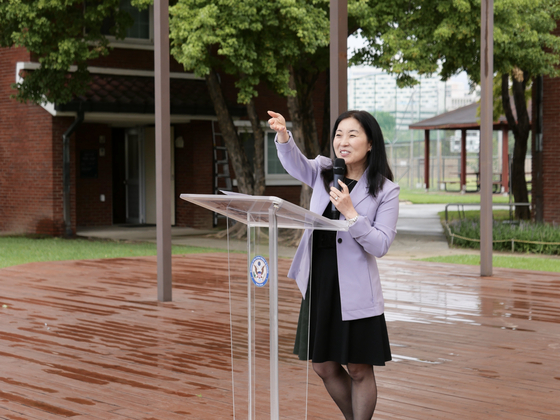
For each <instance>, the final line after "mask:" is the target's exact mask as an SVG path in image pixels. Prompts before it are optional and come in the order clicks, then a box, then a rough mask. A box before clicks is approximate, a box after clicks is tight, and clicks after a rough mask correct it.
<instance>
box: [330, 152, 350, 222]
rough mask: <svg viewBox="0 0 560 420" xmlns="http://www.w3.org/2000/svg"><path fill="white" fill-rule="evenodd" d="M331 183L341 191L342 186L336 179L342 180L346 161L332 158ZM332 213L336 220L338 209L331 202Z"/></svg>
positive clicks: (338, 215) (338, 214)
mask: <svg viewBox="0 0 560 420" xmlns="http://www.w3.org/2000/svg"><path fill="white" fill-rule="evenodd" d="M332 169H333V175H334V176H333V185H334V187H335V188H337V189H338V190H339V191H342V187H341V186H340V184H339V183H338V180H341V181H342V180H344V175H345V174H346V162H344V159H339V158H336V159H335V160H334V164H333V168H332ZM331 210H332V214H333V218H334V219H335V220H336V219H338V218H339V217H340V213H339V211H338V210H337V209H336V207H335V205H334V203H333V204H332V209H331Z"/></svg>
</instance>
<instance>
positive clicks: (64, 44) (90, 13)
mask: <svg viewBox="0 0 560 420" xmlns="http://www.w3.org/2000/svg"><path fill="white" fill-rule="evenodd" d="M119 4H120V0H88V1H87V2H85V1H84V0H3V1H1V2H0V45H1V46H2V47H23V48H25V49H27V50H28V51H29V52H31V53H32V54H33V56H34V57H36V58H37V60H38V61H39V63H40V64H41V67H40V68H39V69H38V70H34V71H30V72H27V73H26V74H25V76H24V78H23V81H22V82H21V83H18V84H16V85H14V87H15V88H17V93H16V94H15V97H16V98H17V99H18V100H20V101H22V102H26V101H31V102H34V103H38V104H40V103H43V102H53V103H64V102H68V101H70V100H71V99H72V97H73V96H74V95H79V94H82V93H84V92H85V91H86V89H87V83H88V81H89V79H90V76H89V73H88V71H87V64H86V63H87V61H88V60H91V59H94V58H97V57H100V56H103V55H107V54H108V53H109V51H110V47H109V41H108V40H107V37H106V35H105V34H104V33H102V28H103V24H104V22H106V21H108V20H110V21H112V22H114V25H112V29H111V31H110V34H111V35H113V36H115V37H117V38H124V36H125V34H126V29H127V28H128V27H129V26H130V25H131V24H132V23H133V22H132V18H131V17H130V15H129V14H128V13H126V12H124V11H121V10H119ZM71 66H76V69H75V71H73V72H71V73H69V70H70V68H71Z"/></svg>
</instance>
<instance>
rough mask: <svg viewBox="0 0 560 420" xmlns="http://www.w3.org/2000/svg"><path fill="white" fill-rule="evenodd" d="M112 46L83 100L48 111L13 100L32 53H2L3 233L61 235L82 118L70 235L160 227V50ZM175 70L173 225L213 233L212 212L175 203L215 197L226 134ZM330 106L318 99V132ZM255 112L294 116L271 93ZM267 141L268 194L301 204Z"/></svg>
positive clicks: (227, 88)
mask: <svg viewBox="0 0 560 420" xmlns="http://www.w3.org/2000/svg"><path fill="white" fill-rule="evenodd" d="M114 47H115V48H114V50H113V51H112V53H111V54H110V55H109V56H107V57H103V58H101V59H98V60H95V61H94V62H91V63H89V70H90V73H91V74H92V78H93V79H92V83H91V85H90V89H89V91H88V92H87V94H86V95H84V97H81V98H75V100H73V101H72V102H70V103H67V104H59V105H55V104H45V105H42V106H39V105H33V104H21V103H19V102H17V101H15V100H14V99H11V98H10V95H13V94H14V93H15V91H14V90H13V89H12V88H11V87H10V85H11V84H12V83H14V82H15V81H16V78H17V77H19V75H20V71H21V70H29V71H32V70H33V69H36V68H37V65H38V64H37V63H36V62H34V60H33V57H32V55H31V54H30V53H29V52H27V51H26V50H24V49H21V48H9V49H0V233H7V232H10V233H39V234H52V235H61V234H63V233H64V231H65V222H64V221H65V219H64V208H63V207H64V200H63V185H64V184H63V134H64V133H65V132H66V131H67V130H68V129H69V127H70V126H71V125H72V124H73V123H75V121H76V119H77V116H78V115H79V113H80V111H82V112H83V122H81V123H79V124H78V125H77V127H76V130H75V131H74V132H73V134H72V135H71V137H70V209H69V213H70V223H71V228H72V231H73V232H76V228H77V227H81V226H107V225H113V224H151V223H155V140H154V120H155V118H154V99H153V91H154V81H153V68H154V58H153V55H154V54H153V42H152V41H151V40H150V39H149V38H148V39H145V40H144V39H141V40H138V39H128V38H127V39H126V40H125V41H121V42H118V43H117V42H115V43H114ZM171 72H172V73H171V125H172V127H171V139H170V140H171V145H172V165H173V168H172V173H173V174H172V196H173V202H172V211H173V217H172V221H173V224H174V225H176V226H190V227H199V228H208V227H211V226H212V223H213V220H212V219H213V218H212V214H211V213H209V212H208V211H206V210H204V209H202V208H199V207H196V206H194V205H191V204H189V203H186V202H184V201H183V200H180V199H179V198H178V197H179V195H180V194H182V193H199V194H212V193H213V185H214V165H213V156H214V153H213V152H214V146H213V141H214V133H215V132H219V126H218V124H217V122H216V117H215V113H214V109H213V106H212V102H211V101H210V98H209V94H208V92H207V88H206V84H205V82H204V80H202V79H199V78H196V77H195V76H194V75H193V74H189V73H185V72H184V71H183V69H182V66H181V65H179V64H178V63H177V62H176V61H175V60H173V59H172V60H171ZM221 80H222V86H223V90H224V94H225V96H226V100H227V101H228V103H229V104H230V110H231V112H232V115H234V116H235V120H236V121H235V122H236V125H237V126H238V128H239V130H240V132H242V133H244V134H243V136H245V137H247V136H249V137H250V124H249V123H248V121H247V118H246V117H245V108H244V107H243V106H239V105H237V104H236V95H237V92H236V90H235V89H234V83H233V80H231V79H229V78H228V77H227V76H225V75H221ZM324 82H325V81H323V83H324ZM323 100H324V93H323V92H319V93H318V94H317V98H316V106H315V112H316V118H317V122H318V129H319V131H320V129H321V127H322V116H323V105H322V103H323ZM256 105H257V110H258V113H259V117H260V118H261V119H262V121H263V122H264V121H266V120H267V119H268V116H267V114H266V111H267V110H268V109H274V110H277V111H278V112H281V113H283V114H284V115H286V116H287V115H288V111H287V107H286V99H285V98H282V97H279V96H278V95H275V94H273V93H271V92H270V91H269V90H267V89H266V88H264V87H263V88H262V89H259V96H258V98H256ZM319 135H321V133H319ZM218 137H219V136H218ZM266 139H267V141H266V142H265V143H267V144H265V160H266V162H267V163H266V168H267V188H266V191H265V194H266V195H275V196H279V197H282V198H284V199H287V200H290V201H292V202H296V203H297V202H298V201H299V183H298V182H296V181H295V180H294V179H293V178H291V177H289V176H288V175H287V174H285V173H283V170H282V169H281V167H280V169H279V168H278V164H277V163H278V162H277V157H276V151H275V149H274V146H273V143H272V139H273V134H272V133H271V132H267V133H266ZM269 146H270V147H269ZM232 177H233V173H232Z"/></svg>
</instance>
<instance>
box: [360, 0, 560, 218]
mask: <svg viewBox="0 0 560 420" xmlns="http://www.w3.org/2000/svg"><path fill="white" fill-rule="evenodd" d="M363 3H365V2H359V6H360V7H362V8H363V13H362V14H361V16H362V18H361V20H360V27H361V28H362V34H363V35H364V36H365V37H366V38H367V40H368V44H367V46H366V47H365V48H363V49H362V50H360V51H359V52H358V53H357V54H356V55H355V56H354V57H353V59H352V61H353V63H367V64H371V65H373V66H375V67H379V68H382V69H384V70H386V71H388V72H391V73H394V74H396V75H397V78H398V83H399V84H400V85H401V86H404V85H411V84H414V83H417V81H416V80H415V78H414V72H418V73H419V74H424V73H428V74H431V73H438V74H439V75H440V76H441V78H442V79H443V80H446V79H448V78H449V77H450V76H452V75H454V74H456V73H459V72H461V71H466V72H467V74H468V75H469V78H470V79H471V81H472V82H473V83H478V82H479V80H480V0H396V1H392V2H385V1H384V2H378V3H377V4H376V5H375V6H372V7H371V8H367V7H365V5H364V4H363ZM494 4H495V6H494V25H495V27H494V69H495V71H496V72H497V73H498V74H500V75H501V79H502V83H501V84H502V88H501V98H500V100H501V102H502V106H503V110H504V113H505V115H506V118H507V120H508V124H509V126H510V129H511V130H512V131H513V134H514V137H515V144H514V153H513V162H512V165H513V167H512V185H513V187H512V190H513V191H512V192H513V195H514V198H515V201H516V202H528V193H527V183H526V180H525V169H524V163H525V156H526V152H527V139H528V136H529V130H530V124H529V115H528V111H527V102H526V89H527V88H528V86H530V84H531V80H532V79H533V78H534V77H536V76H540V75H551V76H555V75H558V74H559V72H558V69H557V67H556V66H557V65H558V63H559V53H560V38H558V37H556V36H554V35H552V33H551V32H552V31H553V30H554V28H555V27H556V22H557V21H558V19H560V2H558V1H557V0H495V3H494ZM512 99H513V102H514V103H515V115H516V116H517V118H515V117H514V111H513V107H512ZM515 212H516V216H517V217H518V218H523V219H527V218H529V217H530V213H529V210H528V209H527V208H526V207H518V208H516V209H515Z"/></svg>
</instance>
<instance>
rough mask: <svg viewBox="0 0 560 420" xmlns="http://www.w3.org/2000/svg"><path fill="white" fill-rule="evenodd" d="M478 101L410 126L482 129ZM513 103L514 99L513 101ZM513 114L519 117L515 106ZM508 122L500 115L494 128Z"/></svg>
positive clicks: (504, 125)
mask: <svg viewBox="0 0 560 420" xmlns="http://www.w3.org/2000/svg"><path fill="white" fill-rule="evenodd" d="M478 105H479V104H478V102H474V103H472V104H470V105H467V106H464V107H461V108H457V109H454V110H453V111H448V112H445V113H443V114H440V115H436V116H435V117H432V118H428V119H425V120H422V121H418V122H416V123H414V124H410V125H409V126H408V128H409V129H411V130H460V129H467V130H480V117H479V116H477V109H478ZM512 105H513V101H512ZM528 106H529V117H530V116H531V111H530V110H531V101H529V104H528ZM513 115H514V117H517V113H516V111H515V108H513ZM507 127H508V123H507V120H506V117H505V116H503V115H502V116H500V118H499V119H498V121H494V130H501V129H503V128H507Z"/></svg>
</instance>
